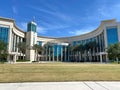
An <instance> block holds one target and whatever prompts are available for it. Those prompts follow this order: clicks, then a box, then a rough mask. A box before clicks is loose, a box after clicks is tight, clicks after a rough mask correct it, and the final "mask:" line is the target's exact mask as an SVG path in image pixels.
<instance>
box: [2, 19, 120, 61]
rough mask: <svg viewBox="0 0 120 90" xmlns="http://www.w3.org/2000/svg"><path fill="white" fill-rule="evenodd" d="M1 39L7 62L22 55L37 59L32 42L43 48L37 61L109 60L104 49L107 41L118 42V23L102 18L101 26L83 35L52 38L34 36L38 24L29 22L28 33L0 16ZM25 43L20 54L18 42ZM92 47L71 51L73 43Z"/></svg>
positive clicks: (119, 33)
mask: <svg viewBox="0 0 120 90" xmlns="http://www.w3.org/2000/svg"><path fill="white" fill-rule="evenodd" d="M0 40H3V41H4V42H6V43H7V44H8V54H9V55H8V58H7V60H8V62H10V61H13V62H16V60H18V59H20V58H21V57H23V56H25V58H26V59H27V60H30V61H31V62H32V61H36V60H37V59H36V58H35V55H36V54H35V50H34V49H33V48H32V47H33V46H34V45H35V44H38V45H41V46H43V47H44V50H43V52H42V53H41V54H40V55H38V60H39V61H64V62H71V61H79V62H82V61H86V62H106V61H107V60H108V57H107V53H106V48H107V47H108V46H109V45H110V44H114V43H117V42H120V23H119V22H116V20H115V19H112V20H105V21H102V22H101V24H100V26H99V27H98V28H97V29H95V30H94V31H92V32H90V33H86V34H83V35H78V36H72V37H63V38H52V37H44V36H38V35H37V24H36V23H35V22H33V21H32V22H29V23H28V26H27V32H25V31H24V30H21V29H20V28H18V27H17V26H16V24H15V21H14V20H13V19H8V18H2V17H0ZM20 42H26V45H27V47H28V48H26V53H25V54H22V55H20V50H19V49H18V43H20ZM88 43H89V44H90V43H91V47H90V45H89V48H88V47H86V48H88V49H86V48H84V49H83V48H82V50H79V51H77V52H74V51H72V50H71V47H74V46H76V45H82V46H84V45H86V44H88Z"/></svg>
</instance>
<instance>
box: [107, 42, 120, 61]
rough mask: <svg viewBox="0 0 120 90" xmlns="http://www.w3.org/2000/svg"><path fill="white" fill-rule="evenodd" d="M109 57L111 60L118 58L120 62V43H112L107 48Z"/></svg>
mask: <svg viewBox="0 0 120 90" xmlns="http://www.w3.org/2000/svg"><path fill="white" fill-rule="evenodd" d="M107 53H108V57H109V59H111V60H116V61H117V63H119V58H120V43H116V44H113V45H110V46H109V47H108V48H107Z"/></svg>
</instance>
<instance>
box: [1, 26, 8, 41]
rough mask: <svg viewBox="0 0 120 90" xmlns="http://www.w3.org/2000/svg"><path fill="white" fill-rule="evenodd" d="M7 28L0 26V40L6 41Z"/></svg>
mask: <svg viewBox="0 0 120 90" xmlns="http://www.w3.org/2000/svg"><path fill="white" fill-rule="evenodd" d="M8 35H9V28H7V27H0V40H2V41H4V42H5V43H8Z"/></svg>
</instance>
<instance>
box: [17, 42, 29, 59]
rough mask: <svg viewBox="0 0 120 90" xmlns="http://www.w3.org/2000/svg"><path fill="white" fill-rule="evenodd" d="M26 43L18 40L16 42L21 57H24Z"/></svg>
mask: <svg viewBox="0 0 120 90" xmlns="http://www.w3.org/2000/svg"><path fill="white" fill-rule="evenodd" d="M26 48H27V46H26V43H25V42H19V43H18V49H19V51H20V57H21V54H22V53H23V59H25V57H24V55H25V51H26Z"/></svg>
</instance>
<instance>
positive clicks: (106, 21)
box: [38, 19, 116, 39]
mask: <svg viewBox="0 0 120 90" xmlns="http://www.w3.org/2000/svg"><path fill="white" fill-rule="evenodd" d="M115 22H116V19H110V20H102V21H101V23H100V25H99V26H98V28H96V29H94V30H92V31H91V32H88V33H85V34H81V35H76V36H68V37H58V38H57V37H47V36H38V37H41V38H50V39H64V38H74V37H79V36H84V35H87V34H90V33H93V32H95V31H97V30H99V28H101V27H102V25H104V24H108V23H115Z"/></svg>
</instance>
